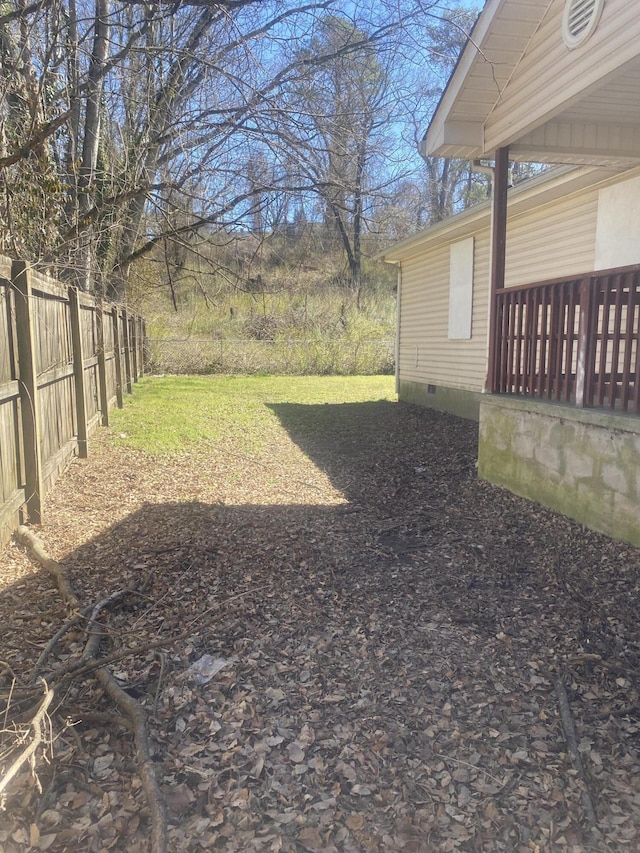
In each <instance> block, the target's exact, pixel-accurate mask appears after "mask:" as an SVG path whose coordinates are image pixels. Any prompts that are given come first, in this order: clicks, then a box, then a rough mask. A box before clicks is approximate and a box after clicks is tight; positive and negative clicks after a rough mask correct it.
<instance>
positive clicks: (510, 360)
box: [507, 298, 517, 394]
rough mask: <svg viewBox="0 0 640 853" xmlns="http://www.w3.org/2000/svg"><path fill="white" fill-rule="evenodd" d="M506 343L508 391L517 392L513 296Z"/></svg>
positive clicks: (514, 306) (514, 305)
mask: <svg viewBox="0 0 640 853" xmlns="http://www.w3.org/2000/svg"><path fill="white" fill-rule="evenodd" d="M508 335H509V337H508V343H507V352H508V357H507V388H508V389H509V391H510V392H511V393H512V394H513V393H517V388H516V387H515V376H514V371H515V363H516V354H515V347H516V300H515V299H514V298H510V299H509V329H508Z"/></svg>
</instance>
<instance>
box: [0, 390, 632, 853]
mask: <svg viewBox="0 0 640 853" xmlns="http://www.w3.org/2000/svg"><path fill="white" fill-rule="evenodd" d="M274 408H275V409H276V410H277V414H278V416H279V419H280V423H281V426H280V427H279V429H278V430H274V433H273V435H268V436H263V441H264V446H265V450H264V453H262V454H257V453H256V454H251V455H246V454H245V455H243V453H242V451H241V450H240V449H239V447H238V445H237V444H235V443H234V442H235V441H236V439H235V438H234V437H233V436H231V437H229V438H228V439H227V440H226V441H222V442H220V444H219V446H218V450H217V451H216V452H212V451H211V452H208V454H207V455H206V456H202V455H197V454H193V455H186V454H185V455H183V456H181V457H179V458H161V457H158V458H152V457H149V456H146V455H145V454H144V453H142V452H139V451H134V450H132V449H130V448H127V447H126V446H122V445H118V446H116V445H114V443H112V442H110V441H109V440H108V439H107V437H106V436H105V435H103V434H100V435H97V436H96V438H95V440H94V443H93V445H94V446H93V455H92V457H91V458H90V459H89V460H83V461H77V462H75V463H74V464H73V465H72V467H71V468H70V470H69V471H68V472H67V473H66V475H65V476H64V477H63V479H62V480H61V481H60V482H59V484H58V486H57V488H56V490H55V491H54V493H53V494H52V495H51V496H50V497H49V498H48V499H47V503H46V507H45V511H46V515H45V517H46V521H45V523H44V525H43V527H42V529H41V530H40V531H39V534H40V536H41V537H42V539H43V541H44V542H45V543H46V545H47V548H48V549H49V550H50V552H51V553H52V554H54V556H55V557H56V558H57V559H58V560H60V561H61V563H62V564H63V565H64V566H65V568H66V570H67V571H68V573H69V576H70V578H71V579H72V582H73V586H74V589H76V590H77V591H78V595H79V597H80V600H81V601H83V602H94V601H97V600H100V599H101V598H102V597H104V596H108V595H110V594H111V593H112V592H113V591H114V590H118V589H122V588H124V587H126V586H127V584H128V583H129V582H130V581H131V578H132V577H134V576H136V575H139V576H144V577H150V579H151V580H150V583H149V585H148V586H147V588H146V590H145V594H144V597H141V598H139V599H137V600H134V601H129V602H128V603H127V605H126V606H123V607H121V608H119V609H118V610H117V611H115V612H113V613H112V614H111V615H110V619H109V621H108V623H107V624H106V630H107V632H108V636H107V637H106V638H105V639H104V641H103V646H104V651H105V652H106V653H107V654H112V653H114V652H121V653H122V657H120V659H118V660H117V662H114V663H113V664H112V671H113V673H114V675H115V677H116V678H117V680H118V683H119V684H120V685H121V686H122V688H123V689H124V690H126V691H127V693H129V694H130V695H131V696H133V697H135V698H136V699H137V701H138V702H139V703H141V704H142V706H143V707H144V708H145V710H146V712H147V714H148V715H149V736H150V740H151V743H152V751H153V760H154V762H155V765H156V768H157V769H156V772H157V775H158V778H159V780H160V782H161V785H162V789H163V791H164V794H165V797H166V800H167V806H168V810H169V849H170V850H172V851H197V850H222V851H228V852H229V853H232V851H247V850H256V851H262V850H264V851H329V853H330V851H366V853H369V851H371V853H373V852H374V851H380V853H382V851H396V850H397V851H407V853H412V852H417V851H432V850H442V851H449V850H467V851H483V850H491V851H546V850H549V851H551V850H554V851H555V850H572V851H600V850H604V851H617V850H633V849H638V848H639V847H640V834H639V832H640V784H639V782H640V759H639V755H638V749H639V746H640V740H639V734H640V700H639V697H638V676H639V674H640V632H639V629H638V620H637V605H638V590H639V587H640V563H639V561H638V556H639V555H638V551H637V550H635V549H633V548H631V547H630V546H627V545H624V544H621V543H618V542H614V541H612V540H609V539H607V538H605V537H603V536H600V535H598V534H595V533H592V532H589V531H587V530H585V529H584V528H582V527H580V526H579V525H577V524H575V523H573V522H571V521H569V520H568V519H565V518H562V517H560V516H557V515H554V514H553V513H551V512H548V511H546V510H544V509H541V508H540V507H537V506H535V505H533V504H531V503H527V502H525V501H523V500H521V499H519V498H517V497H515V496H513V495H511V494H509V493H507V492H505V491H503V490H500V489H497V488H494V487H492V486H490V485H488V484H486V483H482V482H479V481H478V480H477V476H476V471H475V458H476V433H477V426H476V425H474V424H472V423H467V422H464V421H461V420H458V419H455V418H452V417H449V416H445V415H441V414H438V413H434V412H430V411H428V410H422V409H418V408H415V407H412V406H408V405H402V404H397V405H393V404H388V403H371V404H360V405H344V406H328V407H327V406H325V407H296V406H294V405H281V406H280V407H274ZM309 408H317V409H318V412H317V413H313V412H310V413H306V412H302V411H301V410H302V409H309ZM302 414H304V415H305V417H301V415H302ZM309 414H312V415H313V414H317V417H309V416H308V415H309ZM5 555H6V560H5V561H4V562H5V564H6V566H7V580H6V585H5V586H3V591H2V595H1V597H0V614H1V615H2V618H3V623H4V625H5V626H6V629H5V632H4V635H3V640H2V651H1V655H0V656H1V657H2V660H3V670H2V673H3V675H2V677H3V685H4V687H5V688H7V687H8V686H9V685H10V683H11V682H12V680H13V679H14V676H15V677H16V678H17V679H18V680H20V679H22V680H23V681H24V680H26V677H27V675H28V673H29V671H30V670H31V668H32V667H33V665H34V663H35V661H36V659H37V657H38V655H39V654H40V652H41V650H42V648H43V647H44V645H45V644H46V643H47V641H48V640H49V639H50V637H51V636H52V634H53V633H54V632H55V631H56V630H57V629H58V627H59V626H60V625H61V624H62V623H63V622H64V621H65V619H66V618H67V617H68V614H67V611H66V609H65V606H64V604H63V602H62V601H61V600H60V597H59V595H58V594H57V592H56V590H55V589H54V588H53V585H52V582H51V579H50V577H49V576H48V575H46V574H45V573H43V572H42V571H41V570H39V569H38V568H37V567H36V566H33V565H31V564H30V563H29V561H28V560H27V558H26V556H25V554H24V552H23V551H22V550H21V549H19V548H17V547H16V546H11V547H9V548H8V549H7V550H6V552H5ZM178 635H180V636H183V635H184V638H183V639H182V640H180V641H178V642H176V643H169V642H167V644H166V645H164V646H163V645H159V646H155V647H153V648H147V649H146V650H145V651H142V652H138V653H135V654H133V653H132V654H128V655H127V651H128V650H129V649H131V648H132V647H134V646H138V647H141V648H144V647H145V644H146V645H149V644H152V643H155V642H156V641H158V640H160V639H162V638H165V637H166V638H170V637H175V636H178ZM80 648H81V638H80V637H77V636H76V635H74V633H73V631H71V632H70V633H69V635H68V636H67V638H66V642H64V643H60V645H59V647H58V649H57V658H56V664H57V665H59V666H63V665H64V664H65V661H66V660H68V659H72V658H73V657H74V656H77V654H78V651H79V649H80ZM215 670H217V671H215ZM209 674H211V677H210V678H209V677H208V676H209ZM560 678H562V679H563V683H564V685H565V687H566V692H567V696H568V698H569V702H570V708H571V713H572V714H573V718H574V720H575V727H576V731H577V733H578V749H579V752H580V756H581V760H582V764H583V765H584V768H585V774H586V781H585V779H583V778H581V777H580V774H578V773H577V771H576V769H575V766H574V762H573V761H572V756H571V753H570V750H569V747H568V745H567V742H566V739H565V737H564V734H563V728H562V724H561V720H560V712H559V708H558V701H557V697H556V692H555V689H554V688H555V685H556V684H557V681H558V679H560ZM125 723H126V721H123V720H122V719H120V718H118V717H117V714H116V712H115V711H114V708H113V706H112V705H111V704H110V703H109V701H108V699H107V697H106V696H105V695H104V692H103V691H101V689H100V688H99V686H97V685H96V683H95V682H92V683H89V682H88V681H83V680H82V679H78V680H76V681H74V682H72V683H71V684H70V686H69V689H68V695H67V696H66V697H65V701H64V703H63V704H62V705H61V706H60V708H59V709H58V710H57V711H56V712H55V713H54V714H53V715H52V719H51V729H52V733H53V743H52V748H51V750H50V752H47V753H46V754H42V755H41V756H40V757H39V761H38V766H37V768H36V773H37V778H38V781H39V784H40V787H41V789H42V791H41V792H40V791H39V790H38V787H37V786H36V785H35V784H34V778H33V776H32V774H31V772H30V770H29V768H25V769H24V771H23V772H22V773H21V774H20V775H19V776H18V777H17V779H16V780H15V783H14V784H13V785H12V787H11V789H10V790H9V792H8V797H7V802H6V804H5V809H4V811H3V812H2V813H0V849H2V850H4V851H6V853H14V851H23V850H31V849H33V850H50V851H53V853H58V851H65V850H70V849H72V848H73V849H76V850H86V851H96V853H97V852H98V851H100V853H101V851H105V850H126V851H133V853H136V851H140V853H142V851H146V850H147V849H148V837H149V817H148V815H147V813H146V806H145V801H144V797H143V793H142V789H141V780H140V777H139V776H138V774H137V768H136V764H135V761H134V750H133V746H132V734H131V732H130V731H129V730H128V729H127V727H126V725H125ZM5 728H7V727H6V726H5ZM9 734H10V733H9V732H7V731H5V734H4V741H6V739H7V737H8V735H9ZM586 786H588V788H589V791H590V793H591V795H592V796H593V799H594V803H595V808H596V812H597V824H596V826H595V827H593V828H592V827H590V825H589V821H588V819H587V815H586V813H585V800H584V794H585V787H586Z"/></svg>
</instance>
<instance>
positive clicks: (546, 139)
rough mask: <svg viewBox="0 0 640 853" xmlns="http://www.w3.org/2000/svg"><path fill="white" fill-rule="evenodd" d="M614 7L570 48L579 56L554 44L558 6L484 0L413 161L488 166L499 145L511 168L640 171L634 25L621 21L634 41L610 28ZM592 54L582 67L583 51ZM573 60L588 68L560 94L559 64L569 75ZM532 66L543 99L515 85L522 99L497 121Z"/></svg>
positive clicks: (554, 1) (614, 2) (639, 42)
mask: <svg viewBox="0 0 640 853" xmlns="http://www.w3.org/2000/svg"><path fill="white" fill-rule="evenodd" d="M623 2H625V0H607V4H606V5H605V11H604V13H603V16H602V22H601V24H600V25H599V28H598V31H597V33H596V35H597V38H596V37H592V42H590V43H587V46H586V47H583V48H581V49H580V50H581V51H583V53H582V55H581V54H580V51H570V50H569V48H567V47H566V46H564V45H563V44H562V36H561V32H560V27H559V26H558V25H557V20H558V18H559V17H561V12H562V9H563V7H564V0H487V2H486V4H485V6H484V8H483V10H482V12H481V14H480V15H479V17H478V20H477V22H476V24H475V26H474V28H473V30H472V32H471V34H470V36H469V39H468V41H467V44H466V46H465V48H464V50H463V51H462V53H461V55H460V58H459V60H458V63H457V65H456V67H455V69H454V71H453V73H452V75H451V78H450V80H449V83H448V84H447V87H446V89H445V91H444V93H443V95H442V98H441V100H440V103H439V105H438V107H437V109H436V112H435V113H434V115H433V118H432V120H431V123H430V125H429V128H428V130H427V132H426V134H425V137H424V139H423V140H422V142H421V144H420V153H421V154H422V155H423V156H438V157H449V158H463V159H493V157H494V155H495V151H496V149H497V148H502V147H506V146H509V152H510V157H511V159H513V160H521V161H535V162H541V163H567V164H581V165H593V166H598V165H604V166H618V167H625V166H626V167H629V166H632V165H636V164H637V163H638V162H640V97H638V92H639V91H640V16H638V15H637V14H636V15H635V16H634V17H633V18H632V19H631V27H633V28H634V29H635V28H636V27H637V29H638V33H637V37H635V35H636V34H635V33H634V38H630V37H627V35H626V34H623V30H621V28H620V25H619V24H617V23H616V21H617V20H620V19H621V15H620V9H619V7H620V6H621V4H622V3H623ZM607 16H608V17H607ZM635 19H638V21H639V23H637V24H636V23H635ZM616 26H618V29H615V27H616ZM628 30H629V26H627V27H626V31H628ZM543 38H547V39H551V38H553V39H555V43H554V46H553V50H554V51H555V54H554V57H555V60H554V64H553V70H552V72H551V73H553V71H555V73H557V75H558V76H557V77H556V78H555V79H553V78H551V77H550V76H549V75H550V72H549V62H550V60H548V59H546V58H545V52H544V50H541V40H542V39H543ZM598 40H599V41H598ZM618 45H619V47H620V49H619V50H616V47H617V46H618ZM592 47H593V48H594V50H593V56H592V61H591V62H589V59H590V56H589V54H588V53H587V51H590V50H591V48H592ZM603 57H606V61H605V60H604V59H603ZM580 61H585V62H587V63H588V68H587V70H586V71H585V73H584V74H580V75H579V77H578V79H575V80H573V81H571V85H567V82H566V80H565V76H564V75H565V73H566V69H567V68H569V67H570V65H569V63H572V62H573V63H574V66H575V63H576V62H580ZM536 62H539V63H540V72H541V73H540V75H539V77H540V79H541V80H543V81H545V82H544V83H543V85H545V86H546V87H547V88H548V93H547V92H545V93H544V94H545V96H546V95H547V94H548V97H540V92H535V91H533V90H532V89H531V87H529V88H528V89H527V87H526V86H521V87H520V91H521V92H522V93H523V95H522V97H521V98H519V99H514V103H515V109H512V110H509V111H508V112H507V106H506V105H507V103H508V98H509V93H510V92H513V91H514V84H513V81H514V80H516V81H518V80H519V79H520V80H521V79H522V77H523V75H525V74H526V73H527V69H529V73H530V74H531V78H532V79H533V80H535V79H537V76H538V75H536V74H535V63H536ZM545 62H547V65H546V66H545ZM563 63H566V64H563ZM531 68H534V73H531ZM545 68H546V69H547V72H546V73H547V76H546V77H545V76H544V73H545V72H544V69H545ZM510 86H511V88H510ZM516 86H517V83H516ZM528 99H529V100H528ZM536 99H537V100H536ZM529 101H530V103H529ZM501 113H502V114H501Z"/></svg>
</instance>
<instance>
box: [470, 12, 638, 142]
mask: <svg viewBox="0 0 640 853" xmlns="http://www.w3.org/2000/svg"><path fill="white" fill-rule="evenodd" d="M564 5H565V0H552V2H551V4H550V6H549V9H548V10H547V13H546V15H545V17H544V18H543V20H542V23H541V25H540V27H539V28H538V30H537V31H536V33H535V34H534V35H533V37H532V38H531V41H530V43H529V45H528V47H527V49H526V51H525V52H524V55H523V56H522V58H521V60H520V62H519V64H518V65H517V66H516V68H515V71H514V72H513V74H512V77H511V80H510V81H509V83H508V84H507V86H506V87H505V89H504V90H503V91H502V93H501V96H500V99H499V100H498V101H497V103H496V106H495V107H494V109H493V111H492V113H491V114H490V115H489V117H488V119H487V122H486V124H485V150H487V151H492V150H495V149H496V148H498V147H500V146H502V145H505V144H508V143H509V142H511V141H513V140H515V139H517V138H518V137H520V136H522V135H523V134H525V133H527V132H528V131H530V130H533V129H534V128H535V127H539V126H540V125H541V124H542V123H543V122H545V121H547V120H548V119H550V118H552V117H553V115H554V114H557V113H558V112H559V111H560V110H561V109H562V107H563V106H565V105H567V104H568V103H569V102H570V101H571V100H572V99H575V98H577V97H579V96H580V95H581V94H582V93H583V92H584V91H585V89H587V88H588V87H589V86H591V85H593V84H597V83H598V82H599V81H602V80H604V79H605V78H606V77H607V75H608V74H609V73H611V72H613V71H615V70H616V69H619V68H620V67H621V66H622V65H623V64H624V63H625V62H627V61H629V60H631V59H633V58H634V57H636V56H637V55H638V40H639V39H640V14H639V9H638V2H637V0H607V2H606V3H605V6H604V10H603V12H602V17H601V19H600V23H599V24H598V26H597V28H596V30H595V32H594V33H593V35H592V36H591V38H589V39H588V40H587V41H586V42H585V44H584V45H582V46H580V47H578V48H576V49H575V50H569V49H568V48H567V47H566V45H565V44H564V41H563V39H562V14H563V10H564ZM612 45H615V50H612V48H611V46H612ZM619 144H620V146H621V148H622V147H623V140H622V139H621V140H620V143H619Z"/></svg>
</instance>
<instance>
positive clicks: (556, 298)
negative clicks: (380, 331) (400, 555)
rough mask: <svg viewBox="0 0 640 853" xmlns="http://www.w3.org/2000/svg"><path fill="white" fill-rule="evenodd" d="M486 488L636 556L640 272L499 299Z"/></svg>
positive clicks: (557, 283)
mask: <svg viewBox="0 0 640 853" xmlns="http://www.w3.org/2000/svg"><path fill="white" fill-rule="evenodd" d="M492 308H493V312H494V314H493V321H494V326H493V327H494V336H493V341H492V347H491V350H490V364H489V384H490V385H492V390H493V392H494V393H493V395H490V396H487V397H486V398H485V399H483V401H482V402H481V404H480V438H479V450H478V473H479V475H480V477H481V478H482V479H485V480H489V481H490V482H492V483H495V484H496V485H500V486H503V487H505V488H508V489H509V490H510V491H512V492H514V493H516V494H519V495H521V496H522V497H526V498H529V499H530V500H534V501H537V502H538V503H541V504H543V505H544V506H548V507H550V508H551V509H554V510H556V511H557V512H561V513H563V514H564V515H568V516H570V517H571V518H574V519H576V520H577V521H580V522H582V523H583V524H585V525H587V527H590V528H592V529H594V530H599V531H601V532H602V533H605V534H607V535H609V536H613V537H615V538H618V539H623V540H626V541H627V542H631V543H633V544H634V545H637V546H640V418H638V417H637V415H638V414H639V413H640V265H635V266H627V267H619V268H616V269H610V270H599V271H596V272H592V273H586V274H584V275H578V276H575V277H570V278H562V279H556V280H553V281H543V282H537V283H534V284H527V285H523V286H520V287H510V288H506V289H504V288H503V289H499V290H496V291H495V292H494V294H493V296H492Z"/></svg>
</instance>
